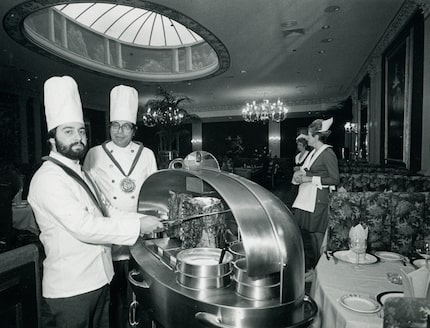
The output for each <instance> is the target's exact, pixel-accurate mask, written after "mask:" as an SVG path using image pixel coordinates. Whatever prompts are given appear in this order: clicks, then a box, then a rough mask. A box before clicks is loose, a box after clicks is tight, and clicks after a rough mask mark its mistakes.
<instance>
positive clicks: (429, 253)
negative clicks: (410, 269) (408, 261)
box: [415, 239, 430, 268]
mask: <svg viewBox="0 0 430 328" xmlns="http://www.w3.org/2000/svg"><path fill="white" fill-rule="evenodd" d="M415 250H416V251H417V253H418V255H420V256H421V257H422V258H424V259H425V266H426V268H428V267H429V261H430V239H420V240H417V241H416V242H415Z"/></svg>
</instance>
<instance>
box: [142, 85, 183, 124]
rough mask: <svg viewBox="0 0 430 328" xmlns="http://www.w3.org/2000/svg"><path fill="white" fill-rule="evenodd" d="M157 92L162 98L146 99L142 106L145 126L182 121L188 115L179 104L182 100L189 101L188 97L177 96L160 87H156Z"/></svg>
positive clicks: (179, 122)
mask: <svg viewBox="0 0 430 328" xmlns="http://www.w3.org/2000/svg"><path fill="white" fill-rule="evenodd" d="M158 92H159V94H160V95H161V96H162V98H160V99H151V100H148V102H147V103H146V105H145V107H144V110H143V114H142V116H141V117H142V122H143V124H144V125H145V126H147V127H154V126H156V125H159V126H172V125H179V124H181V123H183V121H184V120H185V119H186V118H188V116H189V115H188V113H187V111H186V110H185V109H183V108H182V107H181V106H180V104H181V103H182V102H183V101H190V99H189V98H188V97H182V98H177V97H175V96H173V95H172V94H170V93H169V92H167V91H166V90H164V89H162V88H161V87H159V88H158Z"/></svg>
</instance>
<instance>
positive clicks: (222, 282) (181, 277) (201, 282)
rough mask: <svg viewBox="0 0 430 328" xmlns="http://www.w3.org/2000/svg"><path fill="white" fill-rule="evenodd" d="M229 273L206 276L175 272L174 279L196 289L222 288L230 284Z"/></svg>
mask: <svg viewBox="0 0 430 328" xmlns="http://www.w3.org/2000/svg"><path fill="white" fill-rule="evenodd" d="M230 274H231V272H228V273H226V274H225V275H223V276H219V277H209V278H208V277H194V276H189V275H186V274H183V273H182V272H176V280H177V281H178V283H179V284H181V285H182V286H184V287H188V288H191V289H196V290H201V289H211V288H222V287H227V286H228V285H229V284H230V280H231V278H230Z"/></svg>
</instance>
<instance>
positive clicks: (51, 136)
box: [46, 127, 57, 150]
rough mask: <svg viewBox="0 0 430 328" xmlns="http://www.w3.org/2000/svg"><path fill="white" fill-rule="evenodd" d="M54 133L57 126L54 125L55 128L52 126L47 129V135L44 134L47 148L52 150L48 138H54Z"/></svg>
mask: <svg viewBox="0 0 430 328" xmlns="http://www.w3.org/2000/svg"><path fill="white" fill-rule="evenodd" d="M56 133H57V128H56V127H55V128H53V129H51V130H49V131H48V135H47V136H46V143H47V144H48V148H49V149H50V150H52V145H51V143H50V142H49V139H51V138H54V139H55V135H56Z"/></svg>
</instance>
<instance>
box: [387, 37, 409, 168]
mask: <svg viewBox="0 0 430 328" xmlns="http://www.w3.org/2000/svg"><path fill="white" fill-rule="evenodd" d="M412 59H413V29H411V30H410V31H409V33H408V34H407V35H406V37H405V38H403V39H402V40H400V41H399V42H397V43H396V46H395V47H393V48H392V49H391V50H390V51H389V52H388V53H387V54H386V56H385V60H384V65H385V147H384V149H385V159H386V161H387V162H390V163H393V164H398V165H402V166H403V165H404V166H406V167H407V168H409V167H410V148H411V145H410V143H411V131H410V129H411V105H412V65H413V62H412Z"/></svg>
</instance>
